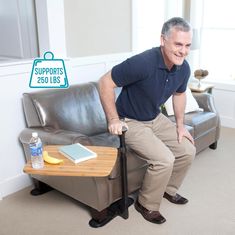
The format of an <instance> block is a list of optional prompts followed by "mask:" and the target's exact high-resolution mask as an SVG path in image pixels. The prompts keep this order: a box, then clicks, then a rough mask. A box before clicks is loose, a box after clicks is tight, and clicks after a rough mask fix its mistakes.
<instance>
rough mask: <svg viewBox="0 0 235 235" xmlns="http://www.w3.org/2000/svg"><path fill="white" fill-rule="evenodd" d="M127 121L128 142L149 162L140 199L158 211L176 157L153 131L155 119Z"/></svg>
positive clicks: (143, 204)
mask: <svg viewBox="0 0 235 235" xmlns="http://www.w3.org/2000/svg"><path fill="white" fill-rule="evenodd" d="M125 121H126V122H127V124H128V127H129V130H128V131H127V132H126V136H125V138H126V144H127V145H128V146H130V147H131V148H132V149H133V150H134V151H135V152H136V153H138V154H139V155H140V156H141V157H142V158H144V159H145V160H147V162H148V163H149V167H148V168H147V170H146V174H145V177H144V180H143V184H142V187H141V189H140V192H139V197H138V201H139V203H140V204H141V205H142V206H143V207H145V208H146V209H148V210H152V211H158V210H159V207H160V203H161V200H162V197H163V194H164V192H165V189H166V186H167V184H168V182H169V179H170V177H171V174H172V170H173V164H174V160H175V157H174V155H173V154H172V152H171V151H170V149H169V148H168V147H167V146H166V145H165V144H164V143H163V142H162V141H161V140H160V139H159V138H158V137H157V136H156V135H155V134H154V133H153V130H152V127H153V123H154V122H153V121H150V122H138V121H135V120H130V119H127V120H125Z"/></svg>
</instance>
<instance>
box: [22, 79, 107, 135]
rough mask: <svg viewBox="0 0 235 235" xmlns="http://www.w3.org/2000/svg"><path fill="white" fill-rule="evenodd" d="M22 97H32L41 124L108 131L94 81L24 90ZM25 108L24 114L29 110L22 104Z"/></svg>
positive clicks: (79, 129)
mask: <svg viewBox="0 0 235 235" xmlns="http://www.w3.org/2000/svg"><path fill="white" fill-rule="evenodd" d="M25 96H27V99H28V97H30V98H31V100H32V103H33V104H34V107H35V110H36V112H37V115H38V118H39V120H40V123H41V126H45V127H52V128H55V129H64V130H70V131H77V132H80V133H83V134H85V135H95V134H99V133H102V132H106V131H107V123H106V118H105V114H104V111H103V108H102V105H101V102H100V99H99V93H98V90H97V88H96V85H95V84H94V83H86V84H79V85H73V86H70V87H69V88H68V89H50V90H43V91H38V92H34V93H27V94H25ZM24 108H25V112H26V117H27V115H28V114H27V111H29V110H27V106H26V105H25V104H24ZM30 112H32V109H30Z"/></svg>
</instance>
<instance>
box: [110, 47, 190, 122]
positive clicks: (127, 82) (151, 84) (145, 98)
mask: <svg viewBox="0 0 235 235" xmlns="http://www.w3.org/2000/svg"><path fill="white" fill-rule="evenodd" d="M111 74H112V79H113V81H114V83H115V84H116V85H117V86H118V87H122V91H121V93H120V95H119V97H118V99H117V101H116V107H117V111H118V114H119V116H120V117H126V118H131V119H136V120H138V121H150V120H153V119H154V118H155V117H156V116H157V115H158V114H159V113H160V109H159V107H160V106H161V105H162V104H164V103H165V101H166V100H167V99H168V98H169V97H170V96H171V95H172V94H173V93H174V92H178V93H182V92H184V91H185V90H186V87H187V82H188V79H189V76H190V68H189V65H188V63H187V62H186V61H184V62H183V64H182V65H180V66H176V65H174V66H173V67H172V69H171V70H170V71H169V70H168V68H167V67H166V65H165V63H164V60H163V56H162V53H161V49H160V47H155V48H152V49H150V50H147V51H144V52H142V53H141V54H138V55H135V56H133V57H131V58H129V59H127V60H125V61H124V62H122V63H121V64H118V65H116V66H114V67H113V68H112V71H111Z"/></svg>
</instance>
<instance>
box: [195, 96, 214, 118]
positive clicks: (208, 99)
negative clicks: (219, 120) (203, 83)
mask: <svg viewBox="0 0 235 235" xmlns="http://www.w3.org/2000/svg"><path fill="white" fill-rule="evenodd" d="M192 94H193V96H194V98H195V99H196V101H197V103H198V105H199V107H200V108H202V109H203V110H204V111H205V112H213V113H216V114H218V112H217V110H216V108H215V103H214V98H213V96H212V95H211V94H209V93H196V92H192Z"/></svg>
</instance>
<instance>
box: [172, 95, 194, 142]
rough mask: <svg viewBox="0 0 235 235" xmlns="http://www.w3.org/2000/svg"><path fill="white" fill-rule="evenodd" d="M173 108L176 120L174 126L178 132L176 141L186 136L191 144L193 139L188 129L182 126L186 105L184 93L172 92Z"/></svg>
mask: <svg viewBox="0 0 235 235" xmlns="http://www.w3.org/2000/svg"><path fill="white" fill-rule="evenodd" d="M172 100H173V109H174V114H175V120H176V127H177V133H178V141H179V143H181V141H182V138H183V136H185V137H186V138H188V139H189V140H190V141H191V142H192V143H193V144H194V140H193V137H192V136H191V134H190V133H189V132H188V130H187V129H186V128H185V127H184V111H185V106H186V93H185V92H183V93H174V94H173V99H172Z"/></svg>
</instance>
